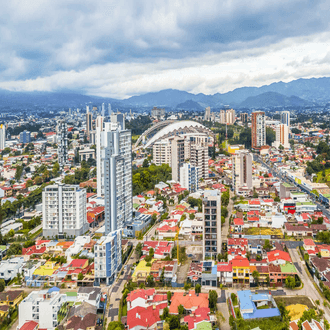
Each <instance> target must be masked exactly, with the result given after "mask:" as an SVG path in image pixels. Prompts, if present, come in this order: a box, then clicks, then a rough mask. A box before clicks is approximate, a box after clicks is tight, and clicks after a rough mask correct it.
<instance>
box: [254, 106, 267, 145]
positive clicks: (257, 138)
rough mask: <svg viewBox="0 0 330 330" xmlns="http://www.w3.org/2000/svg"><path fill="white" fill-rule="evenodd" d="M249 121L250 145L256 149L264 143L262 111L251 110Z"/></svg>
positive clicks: (264, 128) (263, 116)
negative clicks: (250, 127) (250, 125)
mask: <svg viewBox="0 0 330 330" xmlns="http://www.w3.org/2000/svg"><path fill="white" fill-rule="evenodd" d="M251 122H252V129H251V146H252V148H257V149H258V148H261V147H262V146H264V145H266V122H265V113H264V112H263V111H256V112H252V115H251Z"/></svg>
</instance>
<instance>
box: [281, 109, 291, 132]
mask: <svg viewBox="0 0 330 330" xmlns="http://www.w3.org/2000/svg"><path fill="white" fill-rule="evenodd" d="M281 123H282V124H284V125H287V126H288V128H289V129H290V111H282V112H281Z"/></svg>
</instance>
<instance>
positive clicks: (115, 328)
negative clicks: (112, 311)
mask: <svg viewBox="0 0 330 330" xmlns="http://www.w3.org/2000/svg"><path fill="white" fill-rule="evenodd" d="M108 330H125V326H124V325H123V324H122V323H121V322H119V321H112V322H110V323H109V325H108Z"/></svg>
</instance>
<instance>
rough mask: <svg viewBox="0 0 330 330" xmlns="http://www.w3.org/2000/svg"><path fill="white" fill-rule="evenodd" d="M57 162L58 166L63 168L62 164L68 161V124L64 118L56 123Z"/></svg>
mask: <svg viewBox="0 0 330 330" xmlns="http://www.w3.org/2000/svg"><path fill="white" fill-rule="evenodd" d="M57 128H58V147H57V155H58V163H59V165H60V168H61V169H63V167H64V165H66V164H67V162H68V126H67V123H66V122H65V121H64V120H61V121H59V123H58V126H57Z"/></svg>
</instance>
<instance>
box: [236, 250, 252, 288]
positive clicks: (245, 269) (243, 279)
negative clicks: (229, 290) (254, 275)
mask: <svg viewBox="0 0 330 330" xmlns="http://www.w3.org/2000/svg"><path fill="white" fill-rule="evenodd" d="M232 266H233V284H243V285H249V284H250V262H249V260H248V259H247V258H243V257H241V256H236V257H235V258H234V259H233V260H232Z"/></svg>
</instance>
